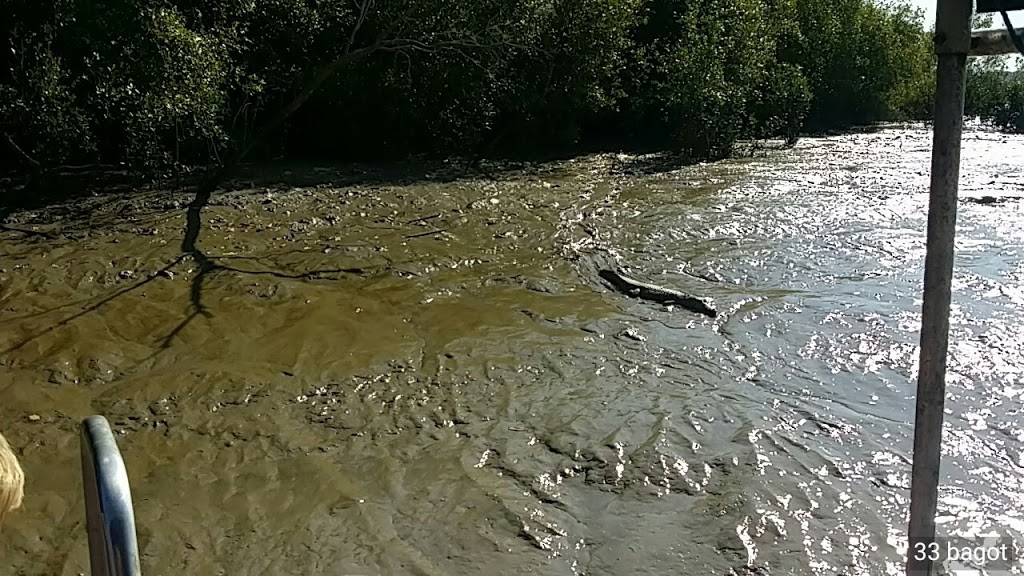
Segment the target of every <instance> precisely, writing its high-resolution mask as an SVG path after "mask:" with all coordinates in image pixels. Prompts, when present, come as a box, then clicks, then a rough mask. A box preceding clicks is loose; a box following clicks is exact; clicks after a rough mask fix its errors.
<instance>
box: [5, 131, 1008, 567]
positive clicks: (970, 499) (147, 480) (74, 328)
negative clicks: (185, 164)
mask: <svg viewBox="0 0 1024 576" xmlns="http://www.w3.org/2000/svg"><path fill="white" fill-rule="evenodd" d="M887 130H888V131H885V130H883V131H880V132H877V133H870V134H858V135H854V136H835V137H828V138H822V139H817V140H810V141H807V142H804V143H801V144H800V145H799V146H797V147H796V148H795V149H793V150H784V151H777V152H773V153H772V154H768V155H762V156H760V157H757V158H753V159H745V160H734V161H727V162H721V163H715V164H707V165H695V166H671V167H666V166H664V165H658V167H657V169H651V168H650V167H651V166H653V163H651V162H649V161H648V160H647V159H643V158H630V157H626V156H614V155H611V156H610V155H603V156H591V157H586V158H581V159H578V160H574V161H568V162H559V163H551V164H545V165H538V166H530V167H525V168H524V167H519V168H517V169H516V170H507V171H493V172H495V173H498V172H500V174H498V176H497V177H491V178H488V177H482V176H481V177H463V178H450V177H445V178H435V179H434V180H433V181H428V180H422V179H419V180H418V179H417V178H412V177H394V178H393V181H388V179H386V178H382V177H380V175H379V174H377V175H375V176H374V177H373V178H365V179H364V180H363V181H357V180H355V179H352V178H350V179H349V180H343V179H342V178H341V177H340V176H338V175H337V173H335V172H332V171H329V170H322V171H320V172H319V173H315V172H312V171H309V170H306V171H303V172H302V174H301V176H302V178H304V179H307V180H309V179H312V181H306V180H303V181H302V182H301V185H299V184H297V183H296V182H295V181H288V180H287V179H281V181H282V182H285V183H283V184H282V183H280V182H275V183H269V184H267V183H263V182H257V183H253V184H252V185H250V184H249V183H242V184H240V185H239V186H240V187H239V189H236V190H231V191H225V192H222V193H219V194H217V195H215V196H214V199H213V201H212V202H211V204H210V205H209V206H206V207H204V208H203V210H202V227H201V229H200V231H199V236H198V240H197V242H196V245H195V246H196V249H197V250H196V252H193V253H189V254H183V253H182V237H183V231H184V230H185V228H186V210H187V206H188V203H189V202H191V198H190V197H189V196H188V195H187V194H173V193H167V192H152V193H146V194H143V195H141V196H138V197H132V198H121V197H95V198H88V199H83V200H78V201H75V202H73V203H71V204H68V205H64V206H53V207H50V208H47V209H41V210H35V211H21V212H16V213H12V214H9V215H8V216H7V217H6V219H5V222H4V223H5V225H6V226H7V228H5V229H3V230H0V326H3V328H2V329H0V395H2V396H0V397H2V398H3V401H2V402H0V426H2V427H3V430H4V434H5V436H7V437H8V438H9V439H11V441H12V444H15V445H16V448H17V449H18V450H19V456H20V457H21V458H22V460H23V462H24V464H25V468H26V473H27V474H28V476H29V490H28V493H27V495H26V501H25V508H24V510H23V511H22V512H21V513H19V515H17V516H16V517H13V518H12V521H11V522H10V523H9V526H5V530H4V538H3V539H2V541H0V572H5V573H7V572H9V573H13V574H61V575H63V574H67V575H71V574H78V573H79V572H84V571H86V570H87V568H86V567H87V565H88V564H87V543H86V536H85V532H84V517H83V515H82V499H81V495H80V492H81V488H80V484H79V479H78V476H77V474H78V472H77V470H78V444H77V442H78V430H77V426H78V423H79V421H80V420H81V419H82V418H84V417H85V416H87V415H90V414H103V415H105V416H106V417H107V418H108V419H109V420H110V422H111V424H112V425H113V426H114V429H115V431H116V432H117V434H118V442H119V445H120V446H121V449H122V452H123V454H124V456H125V460H126V463H127V465H128V468H129V474H130V477H131V480H132V488H133V495H134V497H135V505H136V506H135V507H136V515H137V523H138V525H139V530H140V545H141V552H142V555H143V567H144V570H145V571H146V573H153V574H161V573H168V574H170V573H179V574H180V573H186V574H193V573H194V574H217V573H223V574H311V573H313V574H316V573H350V574H477V573H480V572H483V571H491V572H494V573H497V574H520V573H524V572H528V571H529V572H533V573H538V574H620V573H638V572H642V573H648V574H666V575H667V574H678V573H680V571H681V570H682V571H685V572H686V573H694V574H698V573H699V574H730V573H735V574H740V573H755V574H758V573H765V574H769V573H771V574H839V573H858V574H887V573H889V572H888V571H887V570H888V568H887V566H889V565H893V566H894V565H895V564H894V563H896V562H898V560H899V558H898V554H897V552H896V550H895V549H894V548H892V547H891V546H888V545H887V544H886V542H887V538H888V536H889V535H891V534H893V533H896V532H898V530H900V529H901V527H902V523H903V522H904V520H903V514H905V506H906V495H905V488H904V487H905V486H906V474H907V473H909V466H908V465H907V464H906V463H907V462H909V459H908V456H909V454H910V438H911V437H912V429H911V428H910V427H909V426H908V425H907V422H911V421H912V417H909V416H908V414H912V401H908V398H910V395H911V394H912V391H911V388H912V386H909V385H908V382H910V381H911V378H912V375H913V362H914V353H915V340H916V332H915V327H914V320H913V318H914V314H916V313H917V307H916V306H915V300H914V299H915V297H916V294H915V289H916V286H917V284H916V283H917V281H918V280H919V279H918V278H917V273H918V272H919V267H917V266H918V264H917V258H918V257H919V256H921V250H922V248H923V227H922V226H921V223H922V222H923V211H922V210H923V208H924V199H923V198H921V197H920V195H918V194H915V193H914V190H916V188H914V187H915V186H917V184H918V182H917V179H916V177H913V176H910V174H913V173H916V171H918V170H919V169H922V167H924V168H925V169H926V167H927V155H926V154H921V153H917V152H907V150H911V151H913V150H916V149H917V148H915V147H913V146H905V147H904V151H902V152H899V154H897V151H895V150H893V151H891V154H892V156H891V157H890V156H886V155H881V156H879V155H878V154H877V150H879V149H883V148H879V146H875V145H873V142H874V141H875V140H877V141H878V142H883V141H886V140H885V139H886V138H892V137H893V131H900V134H902V137H903V138H904V141H905V142H906V141H917V140H920V141H921V143H922V146H924V144H925V143H927V132H926V131H925V130H919V129H906V128H890V129H887ZM971 142H972V140H971V138H970V136H969V137H968V138H967V139H965V174H970V173H972V172H970V170H974V171H975V172H978V173H980V174H979V176H978V179H979V182H980V181H981V179H983V178H984V177H985V175H986V174H985V173H984V172H985V170H993V171H994V170H997V169H1003V168H1005V167H1002V168H1001V167H1000V166H999V165H998V164H997V162H996V160H995V159H994V155H993V154H992V152H991V151H990V150H984V149H980V148H978V147H979V146H980V145H981V144H980V143H983V140H982V139H978V140H977V142H975V144H974V148H971ZM874 143H875V144H877V142H874ZM1014 146H1016V147H1014V148H1011V149H1010V151H1009V152H1005V153H1004V156H1005V158H1007V159H1006V160H1005V161H1006V162H1007V163H1011V164H1012V163H1013V162H1016V160H1015V158H1016V156H1014V154H1017V155H1022V156H1024V143H1017V144H1014ZM865 149H871V150H874V151H875V152H873V153H872V155H871V158H870V159H869V158H867V156H866V155H865V154H866V152H864V150H865ZM884 149H886V150H888V149H887V148H884ZM823 152H828V154H829V158H831V160H830V161H829V162H828V163H824V164H823V163H821V162H820V161H817V160H814V159H815V158H820V157H821V154H822V153H823ZM864 162H873V164H872V169H871V170H863V169H861V168H852V167H857V166H861V165H862V164H863V163H864ZM972 162H973V164H972ZM623 166H628V167H629V169H624V168H623ZM352 172H353V171H352V170H348V171H347V172H345V173H346V174H351V173H352ZM311 174H313V176H315V178H314V177H313V176H311ZM392 176H393V175H392ZM399 176H401V175H399ZM492 176H494V174H492ZM317 179H319V181H316V180H317ZM990 180H991V178H990ZM899 186H903V187H906V188H910V190H908V193H906V194H894V193H893V190H894V187H899ZM971 186H972V184H971V182H968V183H967V185H966V187H967V188H968V189H969V188H970V187H971ZM981 186H982V185H981V184H978V187H979V188H980V187H981ZM1014 210H1016V208H1015V204H1013V203H1006V204H1003V205H999V206H989V205H981V204H979V205H974V204H971V205H965V207H964V208H963V215H962V218H963V220H962V222H963V223H964V225H963V226H964V228H963V229H964V230H967V232H966V236H965V239H966V241H967V242H968V246H969V247H968V249H966V250H965V251H962V252H961V255H962V260H961V262H964V263H965V268H964V269H963V273H962V277H961V282H962V284H963V286H964V292H962V293H963V294H965V298H966V299H965V300H964V302H963V305H962V306H963V307H962V309H961V310H962V312H961V313H960V315H954V324H953V330H954V335H956V336H957V337H956V338H955V339H954V341H955V342H957V346H958V348H957V349H956V350H954V352H953V354H952V356H951V358H952V359H953V368H954V370H955V373H956V374H958V375H959V376H958V378H959V379H958V380H955V381H954V382H951V384H950V390H951V394H952V395H953V396H954V397H955V399H956V404H955V405H954V406H955V408H953V409H954V411H955V412H954V414H953V415H952V416H951V417H950V418H949V421H950V423H951V426H953V433H954V435H955V436H956V437H957V438H958V439H959V444H958V446H959V447H960V448H959V451H958V452H956V453H955V454H952V455H950V456H949V457H948V458H947V461H948V462H949V472H947V475H948V477H947V478H946V480H947V483H948V485H950V486H957V484H956V481H957V480H959V481H961V483H960V484H959V485H958V486H960V487H959V488H957V489H956V490H955V491H951V492H948V493H945V494H944V497H946V498H947V499H946V500H944V501H943V502H944V503H943V504H942V505H941V506H942V507H943V510H944V511H945V512H946V513H948V514H949V515H950V516H952V517H953V518H954V519H955V520H954V521H953V523H952V525H957V524H958V523H963V524H964V525H966V524H969V523H970V522H972V520H971V518H973V517H972V516H971V515H970V514H973V513H974V512H971V510H977V509H978V507H979V506H980V507H981V509H985V510H991V511H994V510H996V509H999V510H1002V512H999V514H1003V515H1005V514H1006V512H1005V511H1006V510H1011V509H1013V507H1012V506H1010V505H1009V502H1012V501H1013V500H1014V498H1016V497H1017V495H1016V494H1017V493H1016V490H1017V489H1016V488H1014V486H1017V485H1019V483H1018V484H1013V483H1006V482H1001V481H998V479H999V478H1009V477H1012V475H1013V474H1015V472H1014V470H1015V468H1014V467H1013V465H1012V459H1010V460H1007V458H1004V457H1003V456H1000V454H1002V455H1004V456H1005V455H1006V454H1007V453H1008V452H1009V451H1011V450H1012V449H1013V447H1014V446H1016V444H1014V443H1015V442H1016V441H1015V440H1012V441H1011V440H1008V438H1012V437H1013V428H1012V427H1013V419H1012V418H1009V417H1007V415H1008V414H1011V413H1013V411H1014V410H1016V409H1017V408H1018V404H1019V402H1020V401H1021V400H1020V396H1019V395H1013V394H1010V395H1002V396H999V397H998V398H997V397H995V396H991V395H990V394H989V392H987V391H988V390H995V389H997V386H996V385H995V383H996V382H1002V385H1001V386H1002V388H1000V389H1002V390H1004V391H1007V390H1009V388H1006V387H1007V386H1009V387H1010V388H1013V387H1015V386H1016V385H1017V384H1015V382H1018V380H1014V379H1015V378H1018V379H1019V377H1020V374H1022V373H1024V369H1022V365H1024V360H1022V359H1021V354H1020V351H1019V349H1018V348H1015V347H1013V346H1010V345H1008V344H1007V343H1008V342H1012V341H1013V339H1014V338H1018V337H1020V336H1021V334H1020V333H1019V331H1020V328H1019V326H1021V325H1024V322H1020V320H1021V316H1020V315H1021V312H1020V309H1019V305H1018V304H1014V302H1013V301H1012V299H1011V298H1007V297H1004V296H1001V295H1002V294H1011V295H1012V294H1016V293H1020V292H1019V290H1020V283H1021V282H1022V278H1024V277H1022V276H1021V275H1020V268H1019V262H1018V261H1017V260H1015V259H1014V256H1013V250H1015V249H1017V248H1015V247H1019V246H1020V245H1021V239H1020V236H1019V229H1020V228H1019V220H1014V218H1017V217H1019V214H1018V215H1016V216H1015V212H1013V211H1014ZM823 215H824V216H823ZM996 240H998V242H996ZM958 257H961V256H958ZM624 263H628V265H629V266H630V267H631V269H632V270H642V271H643V272H644V274H643V277H644V278H648V279H657V283H658V285H663V286H669V287H672V288H673V289H678V290H679V291H680V292H684V293H688V294H694V295H699V296H701V297H706V298H708V299H709V301H713V302H714V303H715V308H716V309H717V310H718V312H719V314H718V315H717V316H716V317H715V318H711V317H709V316H705V315H701V314H693V313H691V312H688V311H685V310H680V309H673V308H672V307H667V306H662V305H659V304H657V303H654V302H648V301H642V300H639V299H635V298H628V297H626V296H625V295H623V294H621V293H619V292H617V291H614V290H612V289H610V288H609V287H608V286H606V285H604V284H602V283H601V281H600V277H599V276H598V272H599V271H600V270H602V269H613V270H614V269H616V267H617V266H619V265H622V264H624ZM916 267H917V268H916ZM709 280H716V281H709ZM1015 290H1016V292H1015ZM984 295H988V296H984ZM1018 341H1019V340H1018ZM1013 389H1015V388H1013ZM993 402H995V403H993ZM986 410H988V411H989V412H985V411H986ZM979 417H980V418H984V419H985V421H986V423H987V428H980V427H978V426H977V423H978V418H979ZM1007 434H1010V436H1007ZM981 460H984V461H985V462H987V464H986V466H987V468H985V469H984V470H982V469H980V468H979V464H978V462H980V461H981ZM982 494H984V495H985V496H984V498H985V499H981V496H980V495H982ZM962 502H967V504H962ZM958 506H959V507H958ZM993 513H994V512H993ZM992 517H993V518H996V520H994V521H993V523H995V524H998V526H1006V525H1011V522H1010V520H1011V519H1012V518H1005V517H1002V519H1000V518H1001V517H999V516H998V515H995V516H992ZM887 563H888V564H887Z"/></svg>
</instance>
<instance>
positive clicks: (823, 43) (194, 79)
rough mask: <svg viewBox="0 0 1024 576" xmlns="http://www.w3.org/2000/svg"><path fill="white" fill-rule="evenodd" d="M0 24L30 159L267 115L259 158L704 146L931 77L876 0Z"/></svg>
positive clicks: (339, 5) (159, 16)
mask: <svg viewBox="0 0 1024 576" xmlns="http://www.w3.org/2000/svg"><path fill="white" fill-rule="evenodd" d="M0 38H4V39H6V40H0V42H6V45H4V46H0V135H2V136H3V137H4V141H5V142H6V144H7V146H8V150H7V151H9V152H11V154H5V156H4V157H3V158H5V160H4V161H3V164H7V165H15V164H19V165H21V166H29V165H31V164H33V162H32V161H31V160H29V158H31V159H33V160H34V161H36V162H38V163H39V164H40V165H42V166H53V165H56V164H61V163H105V164H126V165H128V166H129V167H131V168H133V169H139V170H153V169H163V168H165V167H169V166H177V167H183V166H195V165H208V164H215V163H218V162H220V161H222V159H223V158H226V157H227V156H229V155H230V153H231V152H232V150H236V151H237V150H238V149H239V148H240V147H242V145H241V143H242V142H244V141H246V140H247V139H248V138H250V136H251V135H252V134H253V133H254V131H256V130H257V128H258V127H259V126H264V125H267V124H268V123H269V126H270V129H269V130H267V131H266V133H267V136H268V137H267V138H266V139H263V141H261V142H258V143H257V142H254V144H256V145H255V146H253V147H252V152H253V153H254V154H258V155H261V156H263V157H266V156H278V155H284V156H287V157H292V158H299V157H307V158H308V157H314V156H316V157H327V158H333V159H352V158H366V157H400V156H403V155H408V154H415V153H424V152H426V153H460V154H467V153H468V154H486V153H504V152H544V151H550V150H554V149H560V148H567V147H572V146H577V145H579V144H581V143H587V142H591V143H592V142H604V143H611V144H615V145H620V146H626V145H636V144H641V143H642V144H654V145H658V146H669V147H672V148H674V149H677V150H679V151H681V152H685V153H688V154H691V155H693V156H699V157H716V156H720V155H723V154H727V153H728V152H729V151H730V149H731V147H732V144H733V143H734V142H735V141H736V140H737V139H739V138H747V137H768V136H787V137H795V135H796V134H797V133H798V132H799V131H800V130H802V129H804V128H812V129H827V128H834V127H843V126H848V125H851V124H855V123H864V122H871V121H876V120H881V119H892V118H899V117H907V116H921V115H924V114H927V112H928V109H929V108H930V105H929V104H928V102H929V101H930V98H929V96H930V91H931V86H932V85H933V73H932V66H933V61H932V57H931V54H930V52H931V50H930V48H931V46H930V39H929V36H928V34H927V32H926V31H925V30H924V29H923V28H922V22H921V17H920V15H919V14H917V13H915V12H913V11H912V10H911V9H910V8H908V7H906V6H903V5H895V6H891V7H880V6H879V5H876V4H875V3H873V2H871V1H870V0H375V1H374V0H358V1H355V0H260V1H258V2H257V1H254V0H206V1H204V2H199V1H197V0H132V1H128V0H89V1H86V0H53V1H51V2H38V1H37V0H7V2H5V4H4V7H3V8H0ZM297 97H298V98H297ZM283 109H285V110H286V113H281V111H282V110H283ZM292 112H294V113H292ZM274 119H276V120H282V122H274V121H272V120H274ZM243 148H248V147H243ZM17 149H20V150H21V151H22V152H23V154H21V153H18V154H15V153H14V152H16V150H17Z"/></svg>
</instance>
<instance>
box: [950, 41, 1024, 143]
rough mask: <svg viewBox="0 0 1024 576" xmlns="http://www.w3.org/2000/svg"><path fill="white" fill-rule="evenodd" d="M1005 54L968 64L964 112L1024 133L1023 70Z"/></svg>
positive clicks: (1007, 129)
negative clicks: (1016, 66) (1012, 64)
mask: <svg viewBox="0 0 1024 576" xmlns="http://www.w3.org/2000/svg"><path fill="white" fill-rule="evenodd" d="M1008 64H1009V62H1008V60H1007V59H1006V58H978V59H974V60H971V62H969V63H968V65H967V97H966V101H965V102H964V114H965V115H966V116H970V117H976V118H980V119H981V120H984V121H987V122H990V123H992V124H994V125H995V126H997V127H998V128H999V129H1001V130H1004V131H1007V132H1016V133H1024V73H1022V72H1021V71H1020V70H1010V67H1009V65H1008Z"/></svg>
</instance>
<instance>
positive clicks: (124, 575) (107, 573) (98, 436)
mask: <svg viewBox="0 0 1024 576" xmlns="http://www.w3.org/2000/svg"><path fill="white" fill-rule="evenodd" d="M82 484H83V485H84V486H85V520H86V527H87V528H88V531H89V559H90V566H91V568H92V576H140V575H141V574H142V571H141V569H140V567H139V542H138V538H137V536H136V532H135V511H134V509H133V508H132V494H131V489H130V487H129V486H128V470H127V469H126V468H125V465H124V460H123V459H122V458H121V451H120V450H118V448H117V442H116V441H115V440H114V433H113V432H112V431H111V430H110V424H109V423H108V422H107V419H106V418H104V417H103V416H90V417H88V418H86V419H85V420H83V421H82Z"/></svg>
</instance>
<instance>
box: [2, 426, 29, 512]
mask: <svg viewBox="0 0 1024 576" xmlns="http://www.w3.org/2000/svg"><path fill="white" fill-rule="evenodd" d="M24 497H25V473H24V472H22V470H21V466H20V465H19V464H18V458H17V457H16V456H15V455H14V451H13V450H11V445H10V444H8V443H7V440H6V439H5V438H4V435H3V434H0V524H3V521H4V516H6V515H7V513H8V512H10V511H11V510H15V509H17V508H18V507H20V506H21V500H22V498H24Z"/></svg>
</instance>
